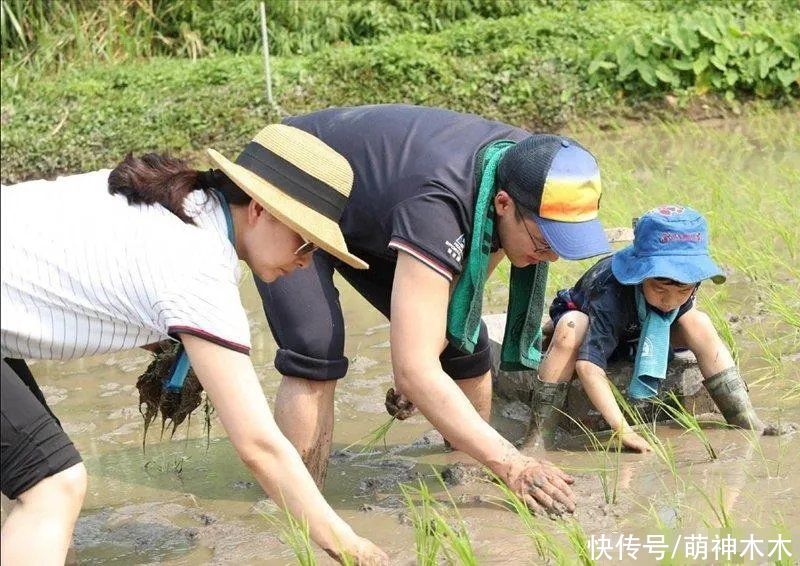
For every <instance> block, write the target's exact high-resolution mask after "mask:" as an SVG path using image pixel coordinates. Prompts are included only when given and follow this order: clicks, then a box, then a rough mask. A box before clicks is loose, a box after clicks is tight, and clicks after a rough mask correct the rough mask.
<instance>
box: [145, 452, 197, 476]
mask: <svg viewBox="0 0 800 566" xmlns="http://www.w3.org/2000/svg"><path fill="white" fill-rule="evenodd" d="M190 458H191V456H188V455H186V454H185V453H180V454H176V453H172V454H167V452H166V450H164V448H160V449H159V451H158V456H157V457H155V458H151V459H150V460H148V461H147V462H145V464H144V469H145V470H146V471H150V470H151V469H153V470H155V471H157V472H159V473H162V474H175V475H176V476H178V477H180V476H181V474H183V465H184V464H185V463H186V462H188V461H189V460H190Z"/></svg>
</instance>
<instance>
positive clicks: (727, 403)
mask: <svg viewBox="0 0 800 566" xmlns="http://www.w3.org/2000/svg"><path fill="white" fill-rule="evenodd" d="M703 385H705V387H706V389H707V390H708V393H709V395H711V398H712V399H713V400H714V403H716V405H717V407H718V408H719V410H720V411H721V412H722V416H723V417H725V421H726V422H727V423H728V424H730V425H733V426H736V427H739V428H744V429H748V430H756V431H758V432H763V431H764V428H765V427H764V423H762V422H761V419H759V418H758V415H756V411H755V409H753V403H752V402H751V401H750V395H748V394H747V384H745V382H744V379H742V376H741V375H739V370H737V369H736V368H735V367H730V368H728V369H725V370H722V371H721V372H719V373H717V374H715V375H712V376H711V377H709V378H708V379H706V380H704V381H703Z"/></svg>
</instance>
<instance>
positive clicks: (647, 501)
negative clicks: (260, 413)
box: [32, 124, 800, 565]
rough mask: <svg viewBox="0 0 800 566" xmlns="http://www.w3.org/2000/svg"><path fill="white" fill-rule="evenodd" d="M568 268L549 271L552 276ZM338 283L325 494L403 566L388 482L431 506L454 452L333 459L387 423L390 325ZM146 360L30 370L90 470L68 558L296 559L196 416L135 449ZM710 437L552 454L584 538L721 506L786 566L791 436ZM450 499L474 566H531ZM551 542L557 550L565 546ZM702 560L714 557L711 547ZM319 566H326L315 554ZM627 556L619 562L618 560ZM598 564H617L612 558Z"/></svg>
mask: <svg viewBox="0 0 800 566" xmlns="http://www.w3.org/2000/svg"><path fill="white" fill-rule="evenodd" d="M746 127H747V126H746V124H745V125H739V126H736V128H746ZM736 131H738V130H736ZM647 135H648V134H647V132H646V131H645V132H644V133H642V132H637V133H636V137H637V138H640V139H641V137H642V136H644V137H645V138H647ZM649 135H650V136H651V138H655V137H657V134H649ZM622 141H624V140H622ZM592 142H593V143H592V147H594V148H595V151H597V152H598V154H602V152H603V144H606V145H607V147H608V150H609V151H612V150H614V151H616V150H618V149H619V145H620V143H621V140H620V138H619V136H617V135H616V134H615V135H613V136H608V137H607V138H603V137H602V136H601V135H598V137H597V139H595V140H592ZM651 142H652V143H653V144H654V145H659V144H662V145H663V143H665V142H664V141H663V140H661V141H659V142H656V141H653V139H651ZM667 143H669V142H667ZM770 149H772V150H774V151H775V152H777V153H776V155H777V156H778V157H777V158H779V159H780V160H785V159H787V157H786V153H787V150H786V148H785V147H779V148H770ZM792 151H793V152H794V153H793V154H792V155H791V156H790V158H791V159H795V160H796V161H795V162H796V163H797V164H798V166H799V167H800V158H798V148H796V147H795V148H792ZM654 153H655V152H654ZM790 153H791V152H790ZM773 157H775V156H773ZM565 267H566V266H556V267H555V269H554V271H557V270H559V269H562V268H565ZM571 269H572V271H574V268H571ZM572 271H571V272H572ZM731 283H733V284H734V285H733V286H732V288H733V289H736V291H735V298H736V301H733V300H731V301H732V302H731V304H730V305H724V307H725V308H728V307H730V308H731V309H733V310H734V311H736V312H740V311H742V309H743V308H745V309H746V307H742V305H743V304H744V305H746V304H747V303H748V301H749V300H750V297H748V294H747V293H748V291H747V288H746V286H745V285H742V284H741V282H737V281H736V280H733V281H731ZM341 288H342V290H343V294H342V302H343V308H344V310H345V319H346V320H347V323H348V338H347V354H348V356H349V357H350V359H351V370H350V373H349V375H348V376H347V378H346V379H344V380H343V381H341V382H340V385H339V390H338V391H337V396H336V430H335V440H334V451H335V453H334V457H333V458H332V460H331V464H330V468H329V473H328V482H327V485H326V489H325V495H326V497H327V498H328V500H329V501H330V502H331V504H332V505H333V506H334V507H335V508H336V509H337V511H339V512H340V513H341V514H342V515H343V516H344V517H345V519H346V520H348V521H349V522H350V523H351V524H352V525H353V526H354V527H355V529H356V530H357V531H358V532H360V533H362V534H364V535H366V536H369V537H370V538H372V539H373V540H374V541H375V542H377V543H378V544H379V545H381V546H382V547H383V548H385V549H386V551H387V552H389V554H390V555H391V557H392V559H393V563H398V564H412V563H414V562H415V555H414V550H413V548H414V542H413V541H414V533H413V529H412V527H411V526H410V525H409V521H408V519H407V515H406V513H405V512H404V509H403V506H402V500H401V496H400V492H399V489H398V484H399V483H404V482H405V483H414V482H415V481H416V479H417V478H423V479H426V480H428V482H429V483H430V485H431V486H432V489H433V490H434V491H435V492H437V493H438V495H439V496H440V497H442V493H441V490H440V489H439V488H437V487H436V486H437V484H436V483H435V482H433V481H432V480H431V477H432V473H433V472H432V466H434V467H435V468H436V469H442V468H443V467H444V466H446V465H449V464H452V463H453V462H455V461H459V460H462V459H463V458H462V457H460V456H459V455H457V454H454V453H450V452H447V451H446V450H445V449H444V447H443V445H442V442H441V438H440V437H438V436H437V435H435V434H430V426H429V425H428V424H427V422H426V421H425V420H424V419H423V418H422V417H420V416H415V417H413V418H411V419H409V420H408V421H405V422H403V423H398V424H396V425H395V426H394V427H393V428H392V430H391V431H390V432H389V434H388V440H387V446H386V447H383V446H379V449H378V453H377V454H375V455H374V456H371V457H358V458H353V457H351V456H348V455H342V454H341V453H339V454H336V451H337V450H341V449H342V448H343V447H344V446H346V445H348V444H350V443H351V442H354V441H356V440H357V439H359V438H361V437H363V436H364V435H366V434H367V433H368V432H369V431H370V430H373V429H374V428H376V427H377V426H378V425H380V424H382V423H383V422H385V420H386V418H387V416H386V414H385V412H384V409H383V396H384V393H385V391H386V389H387V387H389V386H390V384H391V367H390V362H389V350H388V340H389V332H388V325H387V324H386V321H385V320H384V319H383V318H382V316H381V315H380V314H379V313H377V312H376V311H374V310H373V309H372V308H371V307H370V306H369V305H368V304H367V303H366V302H365V301H364V300H362V299H361V298H360V297H358V296H356V295H355V294H354V293H353V292H352V291H351V290H350V289H349V288H348V287H347V285H346V284H342V285H341ZM498 288H499V289H502V285H499V286H498ZM242 291H243V296H244V303H245V305H246V307H247V309H248V312H249V315H250V319H251V329H252V334H253V346H254V354H253V359H254V362H255V364H256V366H257V369H258V370H259V374H260V375H261V379H262V384H263V387H264V390H265V391H266V393H267V396H268V398H269V399H270V400H271V399H274V395H275V391H276V388H277V385H278V381H279V376H278V375H277V373H276V372H275V370H274V368H273V366H272V358H273V355H274V351H275V345H274V343H273V341H272V339H271V336H270V334H269V332H268V330H266V324H265V321H264V316H263V313H262V312H261V308H260V302H259V301H258V297H257V294H256V292H255V289H254V286H253V285H252V282H251V281H249V280H247V279H246V280H245V281H244V282H243V284H242ZM502 295H503V293H502V292H501V291H498V292H494V293H492V294H491V296H490V298H489V300H490V302H491V305H490V307H491V310H494V311H497V310H498V309H500V308H501V307H502V303H503V301H504V298H503V296H502ZM780 334H781V337H782V338H781V343H782V344H781V350H782V355H783V361H784V363H783V364H782V366H781V368H780V371H781V375H780V376H779V377H780V379H771V380H770V381H769V382H767V383H768V385H766V386H756V387H753V390H752V396H753V399H754V403H755V405H756V406H757V408H758V409H759V411H760V412H761V414H762V417H764V418H767V419H781V420H794V421H800V399H797V396H796V395H795V396H794V397H793V398H790V399H788V400H787V399H783V400H781V399H782V398H783V397H785V395H786V394H787V393H788V392H789V391H790V388H791V387H792V386H793V384H795V383H796V382H797V380H799V379H800V354H799V353H798V352H800V338H798V334H797V332H792V330H791V329H789V330H786V329H785V328H784V329H783V330H782V331H781V333H780ZM737 339H738V340H739V345H740V347H741V349H742V364H743V366H742V367H743V370H744V371H745V373H746V374H747V375H749V376H751V379H754V378H755V379H757V378H758V377H760V376H764V375H766V373H767V369H768V368H767V366H766V362H764V361H763V360H760V359H759V356H761V353H760V352H759V351H758V349H757V348H756V345H755V344H754V343H752V341H749V340H748V338H747V337H746V336H745V335H744V334H739V335H737ZM148 360H149V355H148V354H146V353H124V354H117V355H114V356H107V357H102V358H95V359H87V360H80V361H75V362H69V363H54V362H39V363H35V364H33V365H32V369H33V372H34V374H35V375H36V376H37V378H38V379H39V381H40V383H41V384H42V385H43V386H44V387H43V389H44V391H45V393H46V395H47V397H48V400H49V402H50V404H51V405H52V407H53V409H54V411H55V412H56V413H57V414H58V415H59V417H60V418H61V420H62V422H63V423H64V426H65V428H66V430H67V431H68V432H69V434H70V436H71V437H72V439H73V440H74V442H75V444H76V445H77V447H78V448H79V450H80V451H81V453H82V454H83V456H84V459H85V461H86V465H87V468H88V470H89V474H90V482H89V492H88V495H87V498H86V503H85V506H84V510H83V512H82V515H81V518H80V521H79V523H78V526H77V528H76V532H75V550H74V553H73V555H72V560H77V561H78V562H80V563H81V564H101V563H107V562H113V563H120V564H134V563H154V562H160V563H166V564H176V565H177V564H203V563H209V564H212V563H213V564H216V563H236V564H255V563H258V564H287V563H292V562H293V561H294V560H293V555H292V552H291V550H290V549H289V548H288V547H287V546H286V545H285V544H283V543H282V542H281V541H280V540H279V539H278V537H277V536H276V534H275V533H276V531H275V529H274V528H272V527H270V526H269V524H268V522H267V520H266V519H264V517H263V516H262V514H263V513H269V512H271V510H272V508H271V507H270V505H269V503H268V502H266V501H264V495H263V493H262V491H261V490H260V488H259V487H258V486H257V485H255V484H254V482H253V479H252V477H251V476H250V474H249V473H248V472H247V470H246V469H245V468H244V466H243V465H242V464H240V463H239V460H238V458H237V457H236V454H235V452H234V450H233V449H232V447H231V445H230V444H229V442H228V441H227V439H226V438H225V436H224V434H223V433H222V429H221V426H220V425H219V423H218V422H214V424H213V427H212V431H211V437H210V441H209V442H208V443H207V442H206V439H205V438H204V436H203V433H202V428H201V423H200V420H201V417H200V414H199V413H198V414H197V415H196V416H195V419H194V421H193V422H192V423H191V425H190V427H188V429H187V427H186V426H182V427H180V428H179V429H178V432H177V434H176V437H175V438H174V439H172V440H163V441H161V442H159V441H158V438H157V437H158V430H157V427H153V428H151V431H150V438H149V439H148V443H147V449H146V452H144V453H143V452H142V446H141V442H142V420H141V417H140V415H139V413H138V409H137V392H136V391H135V389H134V386H133V385H134V383H135V380H136V377H137V376H138V375H139V373H141V371H142V370H143V369H144V367H145V366H146V364H147V362H148ZM795 391H796V389H795ZM495 413H496V415H495V419H494V420H495V424H496V425H497V426H498V428H500V429H501V431H503V433H504V434H505V435H506V436H508V437H510V438H515V437H517V436H519V435H520V434H521V432H522V429H523V426H524V425H523V424H522V423H521V422H520V421H519V420H514V419H512V418H508V417H507V415H508V411H507V410H506V408H505V407H503V406H500V405H498V406H496V407H495ZM707 434H708V436H709V438H710V441H711V443H712V444H713V446H714V447H715V448H716V450H717V452H718V454H719V458H718V459H717V460H716V461H710V460H709V458H708V457H707V455H706V452H705V450H704V449H703V447H702V446H701V444H700V443H699V442H698V441H697V440H696V439H694V438H693V437H691V436H689V435H685V434H682V432H681V431H680V430H679V429H677V428H675V427H669V426H664V427H660V428H659V436H660V437H661V438H662V439H664V440H668V441H669V442H670V444H671V446H673V447H674V454H675V462H676V464H675V466H676V472H677V476H678V477H677V478H676V477H675V476H674V475H673V474H672V473H671V472H670V471H669V470H668V468H667V466H665V465H664V463H663V462H661V461H660V460H659V459H658V458H657V457H656V456H653V455H649V456H638V455H631V454H622V455H620V456H619V458H617V457H616V456H610V457H608V456H606V455H605V454H603V453H597V452H592V451H587V450H584V449H583V448H581V442H580V439H578V440H576V441H575V445H574V447H573V449H571V450H567V451H561V452H554V453H550V454H548V457H549V458H550V459H551V460H552V461H554V462H556V463H557V464H559V465H561V466H563V467H564V468H566V469H568V470H570V471H571V472H572V473H574V475H575V476H576V479H577V481H576V485H575V489H576V491H577V493H578V495H579V497H580V500H581V503H580V508H579V510H578V512H577V513H576V518H577V519H578V521H579V522H580V524H581V526H582V527H583V529H584V530H585V532H586V533H587V535H589V536H592V535H594V536H595V537H599V536H600V535H606V536H608V537H611V539H612V541H617V540H618V537H619V535H620V534H624V535H632V536H636V537H639V538H640V540H642V541H644V540H645V538H646V537H647V536H648V535H651V534H658V533H661V532H664V531H662V530H659V529H665V530H666V531H667V532H673V533H678V534H681V535H683V536H687V535H692V534H702V533H705V534H707V535H709V536H713V535H714V534H718V533H719V531H718V530H717V527H718V526H719V524H718V518H717V514H720V513H721V512H720V511H719V510H717V511H716V514H715V511H714V510H713V509H712V507H713V506H716V507H724V509H725V511H726V513H727V514H728V515H729V516H730V517H731V521H732V523H733V525H734V528H735V531H734V532H735V533H737V536H738V537H739V538H746V537H747V536H749V534H751V533H753V534H756V535H758V536H759V537H760V538H762V539H769V538H773V539H774V538H775V536H776V534H777V532H778V530H779V527H780V528H785V533H788V535H784V536H785V537H786V536H788V537H789V538H792V539H794V541H795V542H794V547H793V549H792V550H793V551H794V557H795V559H796V558H797V557H798V556H800V542H798V541H800V528H799V527H798V525H800V459H799V458H798V457H797V456H798V454H800V450H798V448H799V447H800V438H799V437H800V435H795V437H791V438H764V439H762V440H761V441H760V442H752V441H750V440H748V439H747V438H746V437H745V436H744V435H742V434H740V433H738V432H735V431H726V430H719V429H710V430H708V431H707ZM602 468H608V469H612V470H613V469H616V470H618V472H614V471H612V472H610V473H609V474H608V478H609V480H608V485H609V486H610V487H609V490H613V488H614V486H616V492H617V496H616V500H615V501H614V502H613V503H609V502H607V501H606V499H607V498H606V497H605V496H604V490H603V484H602V482H601V479H600V477H601V474H599V473H598V471H597V470H598V469H602ZM451 493H452V495H453V497H454V499H455V500H456V501H457V502H458V504H459V508H460V512H461V515H462V517H463V519H464V521H465V523H466V525H467V528H468V530H469V532H470V538H471V540H472V544H473V548H474V549H475V552H476V554H477V556H478V558H479V562H480V563H482V564H499V563H505V564H511V563H513V564H521V563H539V562H540V560H539V558H538V557H537V554H536V553H535V551H534V547H533V544H532V543H531V540H530V538H529V537H528V536H527V535H526V533H525V532H524V529H523V526H522V523H521V522H520V521H519V519H518V518H517V517H516V516H515V515H514V514H513V513H512V512H510V511H507V510H502V509H499V508H498V507H497V506H496V505H495V504H494V503H493V502H492V498H493V497H495V496H497V495H498V492H497V491H496V489H495V488H494V487H492V486H490V485H488V484H486V483H485V482H481V481H472V482H470V481H466V482H465V483H462V484H461V485H456V486H454V487H452V488H451ZM704 494H705V495H704ZM610 498H611V497H609V498H608V499H610ZM545 523H546V524H547V526H546V528H547V529H548V531H550V532H552V533H558V526H557V524H556V523H554V522H547V521H545ZM776 524H778V525H779V526H775V525H776ZM558 536H559V540H560V541H561V542H562V543H563V544H566V538H565V537H564V536H563V535H558ZM681 548H683V547H681ZM764 548H766V547H764ZM708 550H709V553H710V552H711V545H710V543H709V549H708ZM613 552H618V548H615V549H614V551H613ZM682 555H685V553H683V551H679V552H678V554H677V557H678V558H679V559H678V560H676V561H675V562H676V563H682V562H683V560H680V557H681V556H682ZM611 556H616V554H613V553H612V554H611ZM709 556H710V554H709ZM318 558H319V559H320V562H321V563H329V559H328V558H327V557H326V556H324V555H323V554H321V553H318ZM637 558H638V560H637V561H638V562H644V563H655V560H654V557H653V555H652V554H648V553H645V551H644V550H640V551H639V554H638V557H637ZM766 560H767V559H766V558H762V559H761V560H757V561H756V562H759V561H761V562H763V561H766ZM792 560H794V559H789V563H791V561H792ZM633 561H634V560H633V558H631V557H630V556H628V555H624V557H623V559H622V560H615V561H614V562H620V563H632V562H633ZM601 562H602V563H612V562H611V561H609V560H607V559H606V560H602V561H601ZM711 562H719V561H718V560H712V559H710V558H709V559H707V560H699V561H697V562H696V563H711Z"/></svg>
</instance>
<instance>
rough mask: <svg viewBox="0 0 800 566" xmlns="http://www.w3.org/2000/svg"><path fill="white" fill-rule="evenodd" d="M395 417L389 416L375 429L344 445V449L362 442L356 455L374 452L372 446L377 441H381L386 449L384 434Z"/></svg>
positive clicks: (390, 426) (387, 431)
mask: <svg viewBox="0 0 800 566" xmlns="http://www.w3.org/2000/svg"><path fill="white" fill-rule="evenodd" d="M396 420H397V419H396V418H395V417H390V418H389V420H387V421H386V422H384V423H383V424H382V425H380V426H379V427H378V428H376V429H375V430H373V431H371V432H369V433H368V434H367V435H365V436H362V437H361V438H359V439H358V440H356V441H355V442H352V443H350V444H348V445H347V446H345V447H344V450H350V449H351V448H352V447H353V446H355V445H357V444H362V446H361V448H360V449H359V451H358V455H363V454H366V453H374V452H373V450H372V449H373V448H374V447H375V446H376V445H377V444H378V443H379V442H383V447H384V449H388V446H387V444H386V435H387V434H388V433H389V429H391V428H392V425H393V424H394V422H395V421H396Z"/></svg>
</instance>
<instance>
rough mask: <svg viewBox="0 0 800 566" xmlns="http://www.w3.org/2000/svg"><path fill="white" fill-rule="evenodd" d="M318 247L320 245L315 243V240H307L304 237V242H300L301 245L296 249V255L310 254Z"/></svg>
mask: <svg viewBox="0 0 800 566" xmlns="http://www.w3.org/2000/svg"><path fill="white" fill-rule="evenodd" d="M318 248H319V246H318V245H317V244H315V243H314V242H307V241H306V240H305V239H304V240H303V243H302V244H300V247H299V248H297V249H296V250H295V251H294V255H296V256H298V257H302V256H304V255H307V254H310V253H312V252H315V251H316V250H317V249H318Z"/></svg>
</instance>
